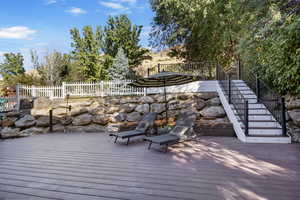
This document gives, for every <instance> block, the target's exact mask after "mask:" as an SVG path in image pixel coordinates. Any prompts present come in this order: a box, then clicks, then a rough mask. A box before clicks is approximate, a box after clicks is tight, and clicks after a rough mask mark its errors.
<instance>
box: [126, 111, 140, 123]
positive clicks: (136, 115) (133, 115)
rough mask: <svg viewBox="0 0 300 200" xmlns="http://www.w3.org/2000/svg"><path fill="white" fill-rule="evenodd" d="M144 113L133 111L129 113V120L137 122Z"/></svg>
mask: <svg viewBox="0 0 300 200" xmlns="http://www.w3.org/2000/svg"><path fill="white" fill-rule="evenodd" d="M141 118H142V115H141V114H140V113H139V112H132V113H129V114H128V115H127V121H129V122H137V121H140V120H141Z"/></svg>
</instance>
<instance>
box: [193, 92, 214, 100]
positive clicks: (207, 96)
mask: <svg viewBox="0 0 300 200" xmlns="http://www.w3.org/2000/svg"><path fill="white" fill-rule="evenodd" d="M196 97H197V98H201V99H204V100H208V99H212V98H215V97H218V93H216V92H202V93H200V94H197V96H196Z"/></svg>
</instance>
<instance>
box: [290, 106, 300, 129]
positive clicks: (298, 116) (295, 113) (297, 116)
mask: <svg viewBox="0 0 300 200" xmlns="http://www.w3.org/2000/svg"><path fill="white" fill-rule="evenodd" d="M288 113H289V116H290V117H291V119H292V121H293V122H294V124H296V125H297V126H300V110H291V111H288Z"/></svg>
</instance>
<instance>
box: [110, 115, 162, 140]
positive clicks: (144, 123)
mask: <svg viewBox="0 0 300 200" xmlns="http://www.w3.org/2000/svg"><path fill="white" fill-rule="evenodd" d="M156 115H157V114H156V113H153V112H151V113H148V114H146V115H145V116H144V117H143V119H142V120H141V121H140V122H139V124H138V125H137V127H136V128H135V130H132V131H123V132H120V133H111V134H109V136H112V137H115V141H114V143H116V142H117V140H118V138H121V139H127V143H126V144H127V145H128V144H129V141H130V138H132V137H137V136H142V135H146V134H147V132H148V131H149V129H150V128H152V127H153V126H154V122H155V119H156Z"/></svg>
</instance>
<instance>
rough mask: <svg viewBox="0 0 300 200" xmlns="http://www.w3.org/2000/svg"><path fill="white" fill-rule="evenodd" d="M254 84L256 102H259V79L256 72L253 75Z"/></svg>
mask: <svg viewBox="0 0 300 200" xmlns="http://www.w3.org/2000/svg"><path fill="white" fill-rule="evenodd" d="M255 85H256V97H257V103H259V102H260V81H259V78H258V76H257V74H256V75H255Z"/></svg>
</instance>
